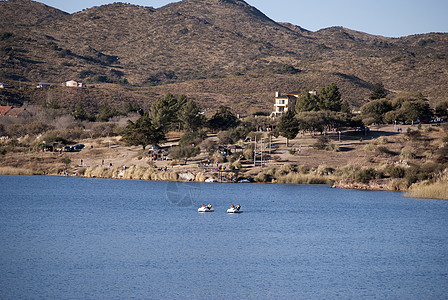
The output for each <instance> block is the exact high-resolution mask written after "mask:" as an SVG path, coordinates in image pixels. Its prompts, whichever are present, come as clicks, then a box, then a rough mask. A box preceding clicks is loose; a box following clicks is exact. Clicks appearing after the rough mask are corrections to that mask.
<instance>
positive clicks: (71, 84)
mask: <svg viewBox="0 0 448 300" xmlns="http://www.w3.org/2000/svg"><path fill="white" fill-rule="evenodd" d="M65 86H68V87H84V83H82V82H78V81H75V80H70V81H67V82H66V83H65Z"/></svg>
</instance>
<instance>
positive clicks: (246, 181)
mask: <svg viewBox="0 0 448 300" xmlns="http://www.w3.org/2000/svg"><path fill="white" fill-rule="evenodd" d="M238 182H239V183H250V180H247V179H241V180H240V181H238Z"/></svg>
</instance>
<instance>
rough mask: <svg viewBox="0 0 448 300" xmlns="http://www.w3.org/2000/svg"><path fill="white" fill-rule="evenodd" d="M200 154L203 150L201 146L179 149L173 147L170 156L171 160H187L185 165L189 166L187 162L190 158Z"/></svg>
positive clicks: (182, 146) (181, 147) (180, 147)
mask: <svg viewBox="0 0 448 300" xmlns="http://www.w3.org/2000/svg"><path fill="white" fill-rule="evenodd" d="M199 153H201V149H200V148H199V146H196V147H193V146H185V145H181V146H178V147H173V148H171V149H170V150H169V154H170V156H171V158H173V159H185V163H184V164H187V161H188V159H189V158H191V157H195V156H197V155H198V154H199Z"/></svg>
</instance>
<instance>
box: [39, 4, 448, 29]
mask: <svg viewBox="0 0 448 300" xmlns="http://www.w3.org/2000/svg"><path fill="white" fill-rule="evenodd" d="M38 2H42V3H45V4H47V5H49V6H52V7H55V8H58V9H60V10H63V11H65V12H68V13H74V12H77V11H81V10H82V9H84V8H91V7H93V6H99V5H103V4H108V3H113V2H119V1H118V0H115V1H108V0H78V1H65V0H39V1H38ZM121 2H125V3H132V4H137V5H143V6H152V7H154V8H159V7H161V6H164V5H166V4H168V3H171V2H177V1H174V0H123V1H121ZM246 2H247V3H249V4H250V5H252V6H255V7H256V8H258V9H259V10H260V11H262V12H263V13H264V14H265V15H266V16H268V17H269V18H271V19H273V20H274V21H277V22H288V23H291V24H294V25H299V26H300V27H302V28H305V29H308V30H311V31H317V30H319V29H323V28H327V27H331V26H343V27H346V28H349V29H353V30H358V31H362V32H365V33H369V34H374V35H382V36H387V37H400V36H407V35H412V34H420V33H429V32H448V16H447V15H448V1H447V0H246Z"/></svg>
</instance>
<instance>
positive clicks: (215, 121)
mask: <svg viewBox="0 0 448 300" xmlns="http://www.w3.org/2000/svg"><path fill="white" fill-rule="evenodd" d="M237 125H238V118H237V117H236V116H235V115H234V114H233V113H232V111H231V109H230V107H228V106H223V105H221V106H220V107H219V108H218V111H217V112H216V113H215V114H214V115H213V116H212V117H211V119H210V120H208V127H209V128H210V129H212V130H218V129H221V130H228V129H229V128H233V127H236V126H237Z"/></svg>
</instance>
